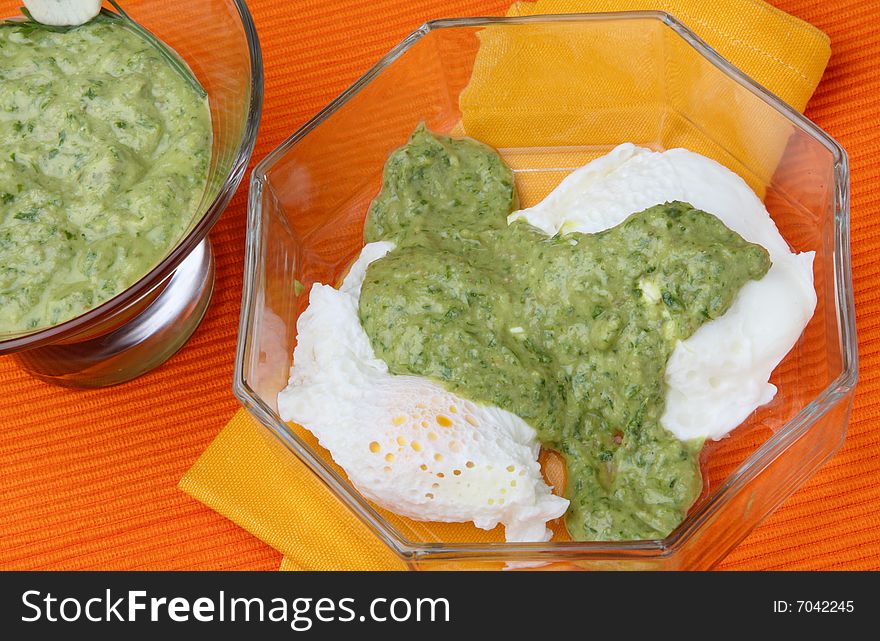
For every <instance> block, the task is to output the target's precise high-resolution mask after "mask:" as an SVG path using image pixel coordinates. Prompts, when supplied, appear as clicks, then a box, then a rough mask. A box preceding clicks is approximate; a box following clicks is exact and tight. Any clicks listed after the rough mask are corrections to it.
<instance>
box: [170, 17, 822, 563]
mask: <svg viewBox="0 0 880 641" xmlns="http://www.w3.org/2000/svg"><path fill="white" fill-rule="evenodd" d="M643 9H659V10H663V11H666V12H668V13H670V14H672V15H674V16H675V17H677V18H678V19H679V20H680V21H682V22H683V23H684V24H686V25H687V26H688V27H690V28H691V29H692V30H693V31H695V32H696V33H697V34H698V35H699V36H700V37H702V38H703V39H704V40H706V41H707V42H708V43H709V44H710V45H711V46H712V47H714V48H715V49H716V50H717V51H718V52H719V53H720V54H721V55H722V56H724V57H725V58H727V59H728V60H729V61H731V62H732V63H733V64H734V65H736V66H737V67H739V68H740V69H742V70H743V71H744V72H745V73H747V74H748V75H750V76H751V77H752V78H754V79H755V80H756V81H757V82H759V83H760V84H762V85H764V86H765V87H767V88H768V89H769V90H770V91H772V92H773V93H775V94H776V95H777V96H779V97H780V98H782V99H783V100H785V101H786V102H788V103H789V104H790V105H792V106H793V107H795V108H796V109H799V110H802V109H803V108H804V106H805V105H806V103H807V100H809V98H810V96H811V95H812V93H813V91H814V90H815V88H816V85H817V84H818V82H819V79H820V78H821V76H822V72H823V70H824V69H825V65H826V64H827V62H828V57H829V55H830V46H829V40H828V37H827V36H826V35H825V34H824V33H822V32H821V31H819V30H817V29H816V28H814V27H812V26H811V25H809V24H807V23H805V22H803V21H801V20H798V19H796V18H794V17H792V16H790V15H788V14H785V13H783V12H781V11H779V10H777V9H775V8H773V7H771V6H770V5H768V4H766V3H765V2H762V1H761V0H716V1H715V2H712V3H703V2H700V1H699V0H680V1H676V0H669V1H666V2H650V1H644V2H639V1H629V0H539V1H538V2H535V3H531V2H519V3H516V4H514V5H513V6H512V7H511V8H510V11H509V15H533V14H552V13H572V12H594V11H625V10H643ZM530 44H532V45H533V47H534V52H535V58H536V59H540V57H541V56H540V48H541V47H542V46H547V45H545V44H544V43H543V41H537V42H534V43H530ZM490 46H491V41H489V40H488V39H486V40H483V41H482V43H481V47H483V49H481V52H480V55H487V56H488V55H489V54H488V53H487V51H488V49H487V48H488V47H490ZM484 71H485V69H480V65H479V61H478V64H477V66H476V67H475V70H474V79H473V80H472V82H471V85H470V86H469V87H468V89H467V90H466V91H465V92H464V94H463V95H462V100H461V107H462V112H463V121H464V128H465V130H466V131H467V132H468V134H470V135H474V136H475V137H477V138H481V139H483V140H485V141H487V142H489V143H492V142H493V137H496V138H497V137H499V136H500V137H502V138H503V136H504V132H503V130H502V129H501V128H496V129H495V130H493V131H487V130H480V126H481V121H480V120H479V119H476V120H474V119H471V122H470V123H469V116H472V115H473V111H472V110H476V109H478V108H479V102H480V94H481V92H485V93H493V92H494V93H501V94H506V95H508V96H510V97H512V98H511V99H512V100H515V98H516V88H514V87H499V86H497V82H496V83H495V85H493V84H492V83H493V80H492V76H491V74H484V79H483V80H481V81H480V82H476V81H477V80H478V75H479V74H480V73H482V72H484ZM485 93H484V95H485ZM482 124H483V126H484V127H485V123H484V122H483V123H482ZM535 126H540V123H539V122H536V125H535ZM495 142H496V144H498V142H497V141H495ZM698 151H703V150H698ZM772 162H773V163H775V160H773V161H772ZM301 435H303V437H304V438H306V437H307V436H308V435H307V434H303V433H301ZM180 488H181V489H182V490H183V491H184V492H186V493H188V494H190V495H191V496H193V497H194V498H196V499H198V500H200V501H202V502H203V503H205V504H206V505H208V506H209V507H211V508H212V509H214V510H216V511H217V512H219V513H220V514H223V515H224V516H226V517H227V518H229V519H231V520H232V521H234V522H235V523H237V524H239V525H240V526H241V527H243V528H245V529H246V530H248V531H249V532H251V533H252V534H254V535H255V536H257V537H259V538H260V539H262V540H263V541H265V542H266V543H268V544H269V545H271V546H272V547H274V548H276V549H278V550H280V551H281V552H282V553H283V554H284V560H283V562H282V564H281V569H284V570H300V569H303V570H306V569H307V570H333V569H340V570H343V569H344V570H348V569H352V570H398V569H405V567H406V566H405V564H404V562H403V561H401V560H400V559H399V558H398V557H397V556H396V555H395V554H393V553H392V552H391V551H390V549H389V548H387V547H386V546H385V545H384V544H383V543H382V542H381V541H379V539H377V538H376V537H375V536H374V535H373V534H372V533H371V532H370V531H369V530H368V529H367V528H366V526H364V525H363V524H362V523H361V522H360V521H359V520H358V519H357V518H356V517H355V516H354V515H353V514H352V513H351V512H350V511H349V510H348V509H347V508H346V507H345V506H344V505H343V504H342V503H341V502H340V500H339V499H337V498H336V497H335V496H334V495H333V494H332V493H331V492H330V490H329V489H327V488H326V486H324V484H323V483H322V481H320V480H319V479H318V478H317V477H316V476H315V475H313V474H312V473H311V471H309V470H308V468H306V466H305V465H304V464H302V463H301V462H299V461H298V460H296V459H295V458H294V457H293V455H291V454H290V453H289V452H287V451H286V450H284V449H283V447H282V446H281V445H280V444H278V443H276V442H275V441H274V440H273V439H272V437H269V436H267V432H266V431H265V430H263V429H262V428H261V427H259V426H258V425H257V424H256V422H255V421H254V420H253V419H252V418H251V417H250V416H249V415H248V414H247V412H246V411H245V410H243V409H242V410H239V411H238V412H237V413H236V415H235V416H234V417H233V418H232V420H231V421H230V422H229V423H228V424H227V425H226V427H225V428H224V429H223V431H222V432H221V433H220V434H219V435H218V436H217V438H216V440H215V441H214V442H213V443H212V444H211V445H210V446H209V447H208V449H207V450H205V452H204V453H203V454H202V456H201V457H200V458H199V460H198V461H197V462H196V463H195V465H193V467H192V468H191V469H190V470H189V471H188V472H187V473H186V475H185V476H184V477H183V479H182V480H181V481H180ZM390 518H392V520H393V519H395V518H396V517H393V516H391V517H390ZM431 527H433V528H434V530H433V531H434V532H436V531H437V529H436V528H437V526H431ZM440 527H448V528H450V529H449V530H448V531H449V532H450V533H452V534H455V533H456V532H459V531H460V530H456V529H455V528H457V527H458V528H462V527H464V526H455V525H449V526H440ZM496 530H498V528H496ZM477 532H480V531H477ZM480 536H481V538H482V540H498V536H499V533H498V532H497V531H496V532H492V533H485V534H480Z"/></svg>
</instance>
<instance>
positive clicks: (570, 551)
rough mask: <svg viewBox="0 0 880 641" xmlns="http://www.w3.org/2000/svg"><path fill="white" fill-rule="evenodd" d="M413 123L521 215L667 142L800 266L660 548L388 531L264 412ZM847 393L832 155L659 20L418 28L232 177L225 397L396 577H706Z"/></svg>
mask: <svg viewBox="0 0 880 641" xmlns="http://www.w3.org/2000/svg"><path fill="white" fill-rule="evenodd" d="M419 122H424V123H425V124H426V125H427V126H428V127H429V128H430V129H432V130H434V131H438V132H444V133H447V132H448V133H452V134H466V135H469V136H472V137H474V138H476V139H478V140H481V141H483V142H485V143H488V144H490V145H492V146H493V147H495V148H496V149H497V150H498V151H499V153H500V154H501V156H502V157H503V158H504V160H505V161H506V162H507V163H508V164H509V165H510V166H511V167H512V169H513V170H514V173H515V176H516V182H517V188H518V190H519V194H520V199H521V205H522V206H529V205H532V204H534V203H535V202H537V200H539V199H540V198H542V197H543V196H544V195H545V194H546V193H547V192H549V191H550V189H552V188H553V187H554V186H555V185H556V184H558V182H559V181H560V180H561V179H562V178H563V177H564V176H565V175H567V174H568V173H569V172H570V171H572V170H573V169H575V168H577V167H578V166H580V165H582V164H584V163H585V162H587V161H589V160H591V159H593V158H595V157H597V156H599V155H602V154H604V153H607V152H608V151H609V150H610V149H612V148H613V147H614V146H615V145H617V144H619V143H622V142H626V141H628V142H633V143H636V144H639V145H643V146H647V147H650V148H653V149H658V150H659V149H668V148H674V147H686V148H689V149H691V150H693V151H697V152H699V153H702V154H704V155H706V156H709V157H711V158H714V159H715V160H717V161H719V162H721V163H722V164H724V165H725V166H727V167H728V168H730V169H731V170H733V171H734V172H736V173H738V174H739V175H740V176H742V177H743V178H744V179H745V180H746V182H747V183H748V184H749V185H750V186H751V187H752V188H753V189H754V190H755V191H756V192H757V193H758V194H759V195H760V196H761V197H762V198H763V200H764V202H765V204H766V206H767V208H768V210H769V212H770V214H771V216H772V217H773V219H774V220H775V222H776V224H777V226H778V227H779V229H780V231H781V232H782V234H783V236H784V237H785V238H786V239H787V240H788V242H789V243H790V244H791V246H792V247H793V248H794V249H795V250H797V251H815V252H816V259H815V267H814V270H815V271H814V277H815V287H816V292H817V295H818V305H817V308H816V312H815V314H814V316H813V318H812V320H811V321H810V323H809V325H808V326H807V328H806V330H805V332H804V334H803V336H802V337H801V338H800V340H799V341H798V343H797V344H796V345H795V347H794V349H792V351H791V352H790V353H789V354H788V356H787V357H786V358H785V360H784V361H783V362H782V363H781V364H780V365H779V367H777V369H776V371H775V372H774V373H773V376H772V379H771V382H773V383H774V384H775V385H776V386H777V387H778V390H779V391H778V393H777V395H776V397H775V398H774V399H773V401H772V402H770V403H769V404H767V405H765V406H763V407H761V408H759V409H758V410H757V411H756V412H754V414H753V415H752V416H750V417H749V418H748V420H746V421H745V423H744V424H743V425H741V426H740V427H739V428H737V429H736V430H734V431H733V432H732V433H731V435H730V436H729V437H727V438H724V439H722V440H720V441H717V442H711V443H708V444H707V446H706V448H705V450H704V453H703V456H702V458H701V463H702V469H703V476H704V490H703V493H702V495H701V496H700V497H699V499H698V500H697V502H696V503H695V504H694V506H693V507H692V508H691V510H690V511H689V513H688V515H687V518H686V519H685V520H684V522H683V523H681V525H680V526H679V527H678V528H677V529H676V530H675V531H674V532H672V533H671V534H670V535H669V536H668V537H666V538H665V539H663V540H652V541H625V542H576V541H571V540H568V538H567V536H566V535H565V533H564V528H562V527H560V526H559V524H558V523H557V524H555V526H554V532H555V535H554V538H553V540H551V541H550V542H547V543H527V544H524V543H517V544H514V543H505V542H504V541H503V536H502V534H501V533H500V532H492V533H489V534H486V533H484V532H482V531H479V530H476V529H475V528H468V527H465V526H459V527H458V528H449V527H446V526H444V525H440V524H431V523H417V522H415V521H410V520H407V519H403V518H399V517H396V516H394V515H393V514H391V513H390V512H388V511H386V510H383V509H381V508H379V507H377V506H375V505H373V504H372V503H370V502H369V501H367V500H366V499H365V498H364V497H363V496H361V495H360V494H359V493H358V491H357V490H356V489H355V488H354V487H353V486H352V485H351V484H350V483H349V481H348V480H347V478H346V477H345V474H344V472H343V471H342V470H341V468H339V467H338V466H336V465H335V464H334V463H333V461H332V459H331V458H330V456H329V454H328V453H327V452H326V451H325V450H323V449H322V448H321V447H320V446H319V445H318V444H317V443H316V441H315V439H314V438H313V437H311V435H310V434H309V433H308V432H307V431H306V430H304V429H302V428H301V427H299V426H296V425H288V424H285V423H284V422H283V421H282V420H281V419H280V417H279V416H278V412H277V403H276V398H277V394H278V392H279V391H280V390H281V389H283V388H284V386H285V385H286V383H287V378H288V375H289V369H290V366H291V358H292V356H291V355H292V352H293V348H294V345H295V343H296V320H297V318H298V316H299V314H300V313H301V312H302V311H303V309H304V308H305V307H306V305H307V303H308V291H309V288H310V287H311V285H312V284H313V283H317V282H320V283H332V284H335V283H338V281H339V279H340V278H341V276H342V274H343V273H344V271H345V269H346V268H347V266H348V265H349V263H350V262H351V261H352V260H353V259H354V257H355V256H356V255H357V253H358V252H359V251H360V249H361V247H362V246H363V238H362V230H363V222H364V218H365V215H366V211H367V207H368V205H369V203H370V201H371V199H372V198H373V197H374V196H375V195H376V193H377V192H378V190H379V187H380V183H381V177H382V170H383V165H384V163H385V160H386V159H387V157H388V155H389V154H390V153H391V151H393V150H394V149H395V148H397V147H399V146H400V145H402V144H404V143H405V142H406V140H407V138H408V136H409V134H410V133H411V132H412V131H413V129H414V128H415V127H416V125H417V124H418V123H419ZM300 284H301V285H302V286H304V288H303V287H302V286H300ZM856 377H857V353H856V336H855V325H854V312H853V300H852V282H851V272H850V248H849V173H848V167H847V158H846V154H845V153H844V151H843V149H841V147H840V146H839V145H838V144H837V143H836V142H835V141H834V140H832V139H831V138H830V137H829V136H828V135H827V134H825V133H824V132H823V131H821V130H820V129H819V128H818V127H816V126H815V125H814V124H813V123H811V122H810V121H808V120H807V119H805V118H804V117H803V116H802V115H801V114H799V113H797V112H796V111H795V110H794V109H792V108H791V107H789V106H788V105H786V104H785V103H783V102H782V101H781V100H779V99H778V98H776V97H775V96H773V95H771V94H770V93H768V92H767V91H766V90H765V89H763V88H762V87H760V86H759V85H757V84H756V83H755V82H754V81H752V80H751V79H750V78H748V77H747V76H745V75H744V74H743V73H742V72H740V71H739V70H737V69H736V68H734V67H733V66H731V65H730V64H729V63H728V62H727V61H725V60H724V59H723V58H721V57H720V56H719V55H718V54H717V53H716V52H715V51H714V50H712V49H711V48H710V47H709V46H708V45H706V43H705V42H703V41H702V40H700V38H698V37H697V36H696V35H694V34H693V33H692V32H691V31H689V30H688V29H687V28H686V27H684V26H683V25H682V24H681V23H680V22H678V21H677V20H675V19H674V18H673V17H671V16H669V15H667V14H665V13H662V12H627V13H616V14H581V15H564V16H534V17H527V18H474V19H448V20H437V21H433V22H429V23H427V24H425V25H424V26H422V27H421V28H420V29H418V30H417V31H415V32H414V33H412V34H411V35H410V36H409V37H408V38H406V39H405V40H404V41H403V42H401V43H400V44H399V45H398V46H396V47H395V48H394V49H393V50H391V51H390V52H389V53H388V54H387V55H386V56H385V57H384V58H382V60H380V61H379V63H378V64H376V65H375V66H374V67H373V68H372V69H370V70H369V71H368V72H367V73H366V74H365V75H364V76H363V77H362V78H360V79H359V80H358V81H357V82H356V83H355V84H354V85H352V86H351V87H350V88H349V89H348V90H346V91H345V92H344V93H343V94H342V95H340V96H339V97H338V98H337V99H336V100H334V101H333V102H332V103H331V104H330V105H328V106H327V107H326V108H325V109H323V110H322V111H321V112H320V113H319V114H318V115H316V116H315V117H314V118H313V119H312V120H311V121H309V122H308V123H307V124H306V125H305V126H303V127H302V128H301V129H300V130H299V131H297V132H296V133H294V134H293V135H292V136H291V137H290V138H288V139H287V140H285V141H284V142H283V143H282V144H281V145H280V146H279V147H278V148H277V149H275V150H274V151H273V152H272V153H270V154H269V155H268V156H267V157H266V158H265V159H264V160H263V161H262V162H261V163H260V164H259V165H258V166H257V167H256V169H255V170H254V172H253V175H252V178H251V184H250V203H249V219H248V235H247V249H246V271H245V278H244V291H243V305H242V312H241V324H240V328H239V336H238V350H237V355H236V368H235V379H234V385H233V387H234V391H235V394H236V396H237V397H238V398H239V400H240V401H241V402H242V403H243V404H244V406H245V407H247V408H248V410H249V411H250V412H251V413H252V414H253V416H254V417H256V419H257V420H258V421H259V422H260V424H262V425H263V426H264V427H265V431H264V434H265V437H266V438H267V440H268V441H269V442H271V443H272V444H273V447H274V448H275V449H276V450H277V451H278V453H279V456H282V457H288V458H289V459H290V461H291V464H292V465H293V464H298V463H296V461H295V460H294V457H296V458H298V459H300V461H302V462H303V463H305V464H306V465H307V466H308V467H309V468H311V470H312V471H313V472H314V473H315V474H317V475H318V476H319V477H320V478H321V479H322V480H323V482H324V483H325V484H326V486H327V487H328V488H329V489H330V490H331V491H332V492H333V494H334V495H335V496H336V497H337V498H338V500H339V501H340V502H341V503H342V504H344V505H345V506H347V508H348V509H350V510H351V511H353V512H354V514H355V515H357V517H359V518H360V519H361V521H363V523H365V524H366V525H367V527H368V528H369V529H370V530H372V532H373V533H374V534H375V536H377V537H378V538H379V539H381V540H382V541H384V543H385V544H387V545H388V546H389V547H390V548H391V550H393V552H394V553H396V554H397V555H398V556H399V557H400V559H401V560H402V561H404V562H405V563H406V564H407V565H408V566H409V567H411V568H413V569H454V568H486V569H497V568H501V567H504V566H505V564H507V563H518V562H542V563H544V564H551V567H559V568H570V569H610V568H620V569H703V568H710V567H712V566H713V565H715V564H716V563H717V562H718V561H719V560H721V559H722V558H723V557H724V556H725V555H726V554H727V553H728V552H729V551H730V550H731V549H732V548H733V547H734V546H736V545H737V544H738V543H739V542H740V541H741V540H742V539H743V538H745V536H746V535H748V534H749V532H751V531H752V530H753V529H754V528H755V527H756V526H757V525H758V523H759V522H760V521H761V520H762V519H763V518H765V517H766V516H767V515H768V514H770V513H771V512H772V511H773V510H774V509H775V508H776V507H777V506H778V505H779V504H780V503H781V502H782V501H783V500H785V498H786V497H788V496H789V495H790V494H791V493H792V492H794V491H795V489H796V488H797V487H798V486H800V485H801V484H802V483H803V482H804V481H805V480H806V479H807V478H808V477H809V476H811V475H812V474H813V473H814V472H815V471H816V470H817V469H818V468H819V466H821V465H822V463H823V462H825V461H826V460H827V459H828V458H829V457H830V456H831V455H832V454H833V453H834V452H835V451H836V450H837V448H838V447H839V446H840V445H841V443H842V442H843V439H844V436H845V433H846V427H847V421H848V418H849V412H850V406H851V402H852V396H853V390H854V387H855V382H856ZM254 473H255V474H258V473H259V471H255V472H254ZM497 529H498V530H500V528H497ZM335 543H336V544H339V543H340V542H335ZM341 543H342V544H344V543H345V542H341Z"/></svg>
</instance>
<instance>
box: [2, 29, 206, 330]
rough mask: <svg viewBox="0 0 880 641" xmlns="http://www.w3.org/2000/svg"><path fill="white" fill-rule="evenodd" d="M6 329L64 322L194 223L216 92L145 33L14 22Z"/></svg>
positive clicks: (145, 265) (8, 45)
mask: <svg viewBox="0 0 880 641" xmlns="http://www.w3.org/2000/svg"><path fill="white" fill-rule="evenodd" d="M0 86H2V90H0V333H15V332H24V331H30V330H34V329H39V328H43V327H47V326H50V325H55V324H57V323H61V322H63V321H66V320H69V319H71V318H73V317H75V316H78V315H79V314H81V313H83V312H85V311H88V310H89V309H91V308H93V307H96V306H97V305H99V304H101V303H102V302H104V301H106V300H108V299H109V298H111V297H113V296H115V295H116V294H118V293H120V292H121V291H123V290H124V289H126V288H127V287H129V286H131V285H132V284H133V283H135V282H136V281H137V280H138V279H139V278H141V277H142V276H144V275H145V274H146V273H147V272H148V271H149V270H150V269H151V268H153V267H154V266H155V265H156V264H157V263H158V262H159V261H160V260H161V259H162V258H163V257H164V256H165V255H166V254H167V253H168V252H169V251H170V250H171V249H172V248H173V247H174V246H175V245H176V244H177V242H178V241H179V240H180V238H181V237H182V236H183V235H184V233H185V232H186V231H187V230H188V229H189V228H190V226H191V224H192V222H193V219H194V216H195V215H196V214H197V209H198V206H199V204H200V202H201V199H202V195H203V192H204V189H205V184H206V181H207V175H208V166H209V163H210V159H211V142H212V133H211V119H210V111H209V109H208V104H207V101H206V99H205V98H204V97H203V96H201V95H199V94H198V93H197V91H196V90H195V88H194V87H193V85H192V84H191V83H190V82H188V81H187V80H186V79H185V78H184V77H183V76H182V75H181V74H180V73H179V70H176V69H175V68H174V67H172V66H171V65H170V64H169V62H168V60H167V59H166V58H165V57H163V56H162V55H161V54H160V52H159V51H158V50H157V49H156V48H155V47H154V46H153V45H151V44H150V43H149V42H147V41H146V40H145V39H144V38H143V37H142V36H141V35H139V34H138V33H136V32H135V31H134V30H132V29H131V28H129V27H128V26H126V25H125V24H124V23H122V22H116V21H101V20H96V21H93V22H90V23H87V24H85V25H83V26H81V27H78V28H75V29H71V30H69V31H66V32H54V31H50V30H44V29H28V28H22V27H18V26H15V25H11V24H8V23H7V24H4V25H3V26H0Z"/></svg>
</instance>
